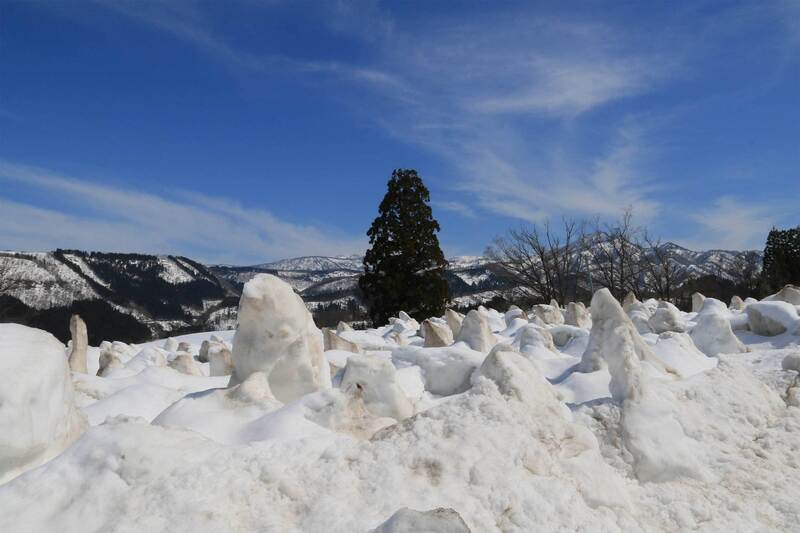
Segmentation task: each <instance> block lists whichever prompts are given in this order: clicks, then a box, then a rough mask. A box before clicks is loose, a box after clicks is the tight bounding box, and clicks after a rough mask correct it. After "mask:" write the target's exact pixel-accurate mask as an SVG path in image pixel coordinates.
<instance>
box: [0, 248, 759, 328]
mask: <svg viewBox="0 0 800 533" xmlns="http://www.w3.org/2000/svg"><path fill="white" fill-rule="evenodd" d="M664 246H667V247H669V248H670V249H671V252H672V257H673V258H674V261H675V262H676V263H677V267H678V268H677V270H678V271H679V276H680V278H681V279H682V280H685V279H688V278H695V277H700V276H703V275H709V274H712V275H717V276H720V277H728V278H730V277H732V275H733V273H734V269H735V268H736V266H735V265H736V261H737V258H739V257H740V256H741V255H742V254H743V253H745V252H739V251H729V250H709V251H703V252H694V251H691V250H688V249H686V248H682V247H680V246H678V245H675V244H672V243H668V244H666V245H664ZM449 263H450V264H449V267H448V270H447V274H446V275H447V279H448V283H449V285H450V293H451V296H452V299H453V304H454V305H456V306H459V307H468V306H474V305H477V304H480V303H483V302H486V301H488V300H491V299H492V298H493V297H494V296H496V295H497V293H498V291H500V290H502V289H508V288H509V287H508V286H506V285H505V284H504V281H503V280H502V279H501V278H499V277H498V276H497V275H496V274H495V271H494V270H493V268H492V263H491V261H490V260H489V259H487V258H485V257H480V256H459V257H453V258H450V260H449ZM362 268H363V267H362V258H361V256H341V257H340V256H337V257H325V256H307V257H297V258H292V259H283V260H280V261H274V262H271V263H263V264H258V265H252V266H231V265H203V264H201V263H198V262H197V261H193V260H192V259H189V258H187V257H181V256H171V255H168V256H156V255H144V254H118V253H99V252H91V253H87V252H82V251H77V250H57V251H55V252H36V253H27V252H0V321H17V322H22V323H30V324H32V325H36V326H37V327H42V328H43V329H47V330H48V331H51V332H53V333H54V334H56V335H57V336H58V337H60V338H61V339H62V340H66V339H67V338H68V331H67V323H68V320H69V315H70V314H71V313H72V312H73V311H76V310H77V312H80V313H81V314H82V315H84V317H85V318H87V321H88V322H89V327H90V341H92V342H94V343H98V342H99V341H100V340H103V339H102V338H100V335H104V336H105V338H108V339H110V338H116V339H123V338H124V339H128V340H131V341H136V340H143V339H145V338H148V337H152V336H165V335H170V334H177V333H182V332H186V331H197V330H208V329H224V328H232V327H234V326H235V324H236V308H237V304H238V298H239V295H240V293H241V289H242V286H243V285H244V283H246V282H247V281H248V280H250V279H251V278H252V277H253V276H255V275H256V274H258V273H262V272H263V273H269V274H274V275H276V276H278V277H280V278H281V279H283V280H284V281H286V282H288V283H289V284H291V285H292V287H294V289H295V290H296V291H297V292H298V294H300V296H301V297H302V298H303V300H304V301H305V302H306V305H307V306H308V307H309V309H310V310H311V311H312V313H314V314H315V318H317V320H318V322H320V321H321V322H322V323H325V322H333V323H335V320H336V319H337V317H338V316H339V315H337V314H330V313H331V310H332V309H338V308H342V309H343V308H350V309H351V312H352V311H358V310H359V309H362V310H363V308H362V305H361V300H360V297H359V291H358V276H359V275H360V273H361V271H362ZM93 322H94V323H93ZM115 335H116V336H115Z"/></svg>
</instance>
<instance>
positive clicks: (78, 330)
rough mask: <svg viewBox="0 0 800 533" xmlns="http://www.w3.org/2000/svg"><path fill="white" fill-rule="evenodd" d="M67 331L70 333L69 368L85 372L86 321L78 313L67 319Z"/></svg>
mask: <svg viewBox="0 0 800 533" xmlns="http://www.w3.org/2000/svg"><path fill="white" fill-rule="evenodd" d="M69 332H70V334H71V335H72V346H71V349H70V352H69V369H70V370H72V371H73V372H80V373H82V374H86V351H87V350H88V348H89V336H88V333H87V332H86V322H84V321H83V319H82V318H81V317H80V316H78V315H72V318H70V319H69Z"/></svg>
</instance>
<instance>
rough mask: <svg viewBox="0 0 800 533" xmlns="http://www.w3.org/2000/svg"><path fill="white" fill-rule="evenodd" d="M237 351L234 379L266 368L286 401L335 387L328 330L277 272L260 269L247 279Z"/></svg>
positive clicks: (235, 343)
mask: <svg viewBox="0 0 800 533" xmlns="http://www.w3.org/2000/svg"><path fill="white" fill-rule="evenodd" d="M232 355H233V366H234V371H233V375H232V376H231V383H232V384H237V383H241V382H243V381H244V380H246V379H247V377H248V376H250V374H252V373H254V372H264V373H265V374H266V376H267V379H268V380H269V385H270V388H271V389H272V392H273V393H274V394H275V397H276V398H277V399H279V400H281V401H291V400H295V399H297V398H299V397H300V396H302V395H304V394H307V393H309V392H313V391H316V390H322V389H326V388H330V381H331V378H330V370H329V367H328V363H327V361H325V358H324V356H323V355H322V333H321V332H320V330H319V329H317V327H316V326H315V325H314V321H313V320H312V318H311V314H310V313H309V312H308V310H307V309H306V306H305V304H304V303H303V300H301V299H300V297H299V296H298V295H297V294H295V292H294V291H293V290H292V288H291V287H290V286H289V285H288V284H287V283H285V282H283V281H281V280H280V279H278V278H277V277H275V276H272V275H269V274H259V275H257V276H256V277H254V278H253V279H252V280H250V281H248V282H247V283H246V284H245V286H244V289H243V290H242V297H241V301H240V303H239V328H238V329H237V330H236V335H235V336H234V338H233V354H232Z"/></svg>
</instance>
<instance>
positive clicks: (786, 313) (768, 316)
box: [745, 300, 800, 336]
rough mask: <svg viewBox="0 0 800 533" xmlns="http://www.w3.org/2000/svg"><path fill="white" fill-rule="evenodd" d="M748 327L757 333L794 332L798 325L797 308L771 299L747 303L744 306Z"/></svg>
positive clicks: (778, 333) (799, 322)
mask: <svg viewBox="0 0 800 533" xmlns="http://www.w3.org/2000/svg"><path fill="white" fill-rule="evenodd" d="M745 311H746V312H747V317H748V323H749V325H750V329H751V330H752V331H753V332H754V333H757V334H759V335H767V336H772V335H780V334H781V333H784V332H786V331H789V332H790V333H795V332H797V330H798V327H800V317H798V315H797V308H796V307H795V306H794V305H792V304H790V303H787V302H783V301H779V300H773V301H762V302H756V303H752V304H750V305H748V306H747V307H746V308H745Z"/></svg>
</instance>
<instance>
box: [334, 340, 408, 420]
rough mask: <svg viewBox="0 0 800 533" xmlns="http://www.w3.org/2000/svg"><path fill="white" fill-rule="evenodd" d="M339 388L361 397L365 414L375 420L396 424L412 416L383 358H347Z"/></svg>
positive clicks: (391, 369) (354, 356)
mask: <svg viewBox="0 0 800 533" xmlns="http://www.w3.org/2000/svg"><path fill="white" fill-rule="evenodd" d="M340 388H341V389H342V390H343V391H345V392H346V393H350V394H358V395H361V397H362V398H363V400H364V406H365V407H366V409H367V411H369V412H370V413H372V414H374V415H375V416H379V417H388V418H394V419H395V420H398V421H400V420H404V419H406V418H408V417H409V416H411V415H412V414H414V407H413V406H412V405H411V402H409V401H408V398H407V397H406V395H405V394H404V393H403V390H402V389H401V388H400V386H399V385H398V382H397V372H396V371H395V368H394V365H392V362H391V361H390V360H389V359H386V358H385V357H377V356H368V355H352V356H350V357H349V358H348V359H347V365H346V366H345V368H344V376H343V377H342V384H341V386H340Z"/></svg>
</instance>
